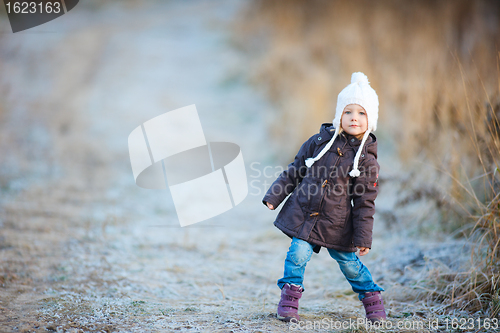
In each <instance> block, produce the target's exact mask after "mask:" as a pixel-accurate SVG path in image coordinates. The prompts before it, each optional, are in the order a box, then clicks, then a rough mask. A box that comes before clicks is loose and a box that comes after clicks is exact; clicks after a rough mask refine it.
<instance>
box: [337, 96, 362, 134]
mask: <svg viewBox="0 0 500 333" xmlns="http://www.w3.org/2000/svg"><path fill="white" fill-rule="evenodd" d="M340 125H341V127H342V129H343V130H344V131H345V132H347V133H348V134H351V135H354V136H355V137H357V138H358V139H361V138H362V137H363V134H364V133H365V132H366V130H367V129H368V117H367V116H366V111H365V109H363V107H361V106H360V105H358V104H349V105H347V106H346V107H345V108H344V112H343V113H342V118H341V120H340Z"/></svg>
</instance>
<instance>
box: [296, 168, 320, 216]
mask: <svg viewBox="0 0 500 333" xmlns="http://www.w3.org/2000/svg"><path fill="white" fill-rule="evenodd" d="M295 195H296V196H297V201H298V203H299V205H300V207H301V208H302V209H303V210H304V211H305V212H317V211H318V209H319V203H320V201H321V197H322V195H323V190H322V188H321V179H319V178H316V177H312V176H309V177H306V178H304V179H303V180H302V182H301V183H300V185H299V187H297V188H296V193H295Z"/></svg>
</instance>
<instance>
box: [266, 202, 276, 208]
mask: <svg viewBox="0 0 500 333" xmlns="http://www.w3.org/2000/svg"><path fill="white" fill-rule="evenodd" d="M266 205H267V207H268V208H269V209H270V210H274V206H273V205H271V204H270V203H269V202H266Z"/></svg>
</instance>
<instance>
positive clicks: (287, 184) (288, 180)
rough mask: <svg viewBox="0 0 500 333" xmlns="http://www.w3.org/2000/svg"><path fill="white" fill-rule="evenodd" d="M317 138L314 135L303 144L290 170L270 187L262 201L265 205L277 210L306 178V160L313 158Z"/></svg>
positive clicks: (283, 173) (282, 174) (284, 172)
mask: <svg viewBox="0 0 500 333" xmlns="http://www.w3.org/2000/svg"><path fill="white" fill-rule="evenodd" d="M315 136H316V135H313V136H312V137H310V138H309V139H308V140H307V141H306V142H304V143H303V144H302V146H301V147H300V149H299V152H298V153H297V155H296V156H295V159H294V161H293V162H292V163H290V164H289V165H288V168H287V169H286V170H285V171H283V172H282V173H281V174H280V175H279V177H278V178H277V179H276V180H275V181H274V182H273V184H272V185H271V187H269V189H268V190H267V193H266V195H265V196H264V198H263V199H262V203H263V204H264V205H265V204H266V202H269V203H270V204H271V205H273V206H274V208H275V209H276V208H277V207H278V206H279V205H280V204H281V203H282V202H283V200H285V198H286V197H287V196H288V195H289V194H290V193H292V192H293V190H294V189H295V187H297V185H298V184H299V183H300V182H301V181H302V179H303V178H304V177H305V175H306V172H307V166H306V164H305V160H306V159H307V158H309V157H312V155H313V153H314V148H315V146H316V144H315V143H314V137H315Z"/></svg>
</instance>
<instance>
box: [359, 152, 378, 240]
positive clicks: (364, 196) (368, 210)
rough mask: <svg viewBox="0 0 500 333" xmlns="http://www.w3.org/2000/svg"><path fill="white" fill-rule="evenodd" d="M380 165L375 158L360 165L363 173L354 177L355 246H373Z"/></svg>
mask: <svg viewBox="0 0 500 333" xmlns="http://www.w3.org/2000/svg"><path fill="white" fill-rule="evenodd" d="M379 170H380V166H379V164H378V162H377V160H376V159H375V158H373V159H370V160H369V161H366V163H364V165H363V166H360V171H361V174H360V175H359V177H356V178H353V179H354V183H353V188H352V193H353V208H352V214H353V219H352V221H353V227H354V234H353V243H354V246H362V247H368V248H371V246H372V231H373V215H374V214H375V198H376V197H377V194H378V173H379Z"/></svg>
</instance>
